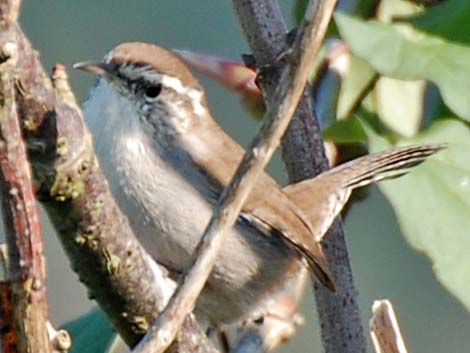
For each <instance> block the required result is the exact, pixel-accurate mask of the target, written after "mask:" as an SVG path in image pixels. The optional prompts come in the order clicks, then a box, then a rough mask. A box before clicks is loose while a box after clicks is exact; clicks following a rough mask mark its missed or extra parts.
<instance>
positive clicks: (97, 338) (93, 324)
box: [63, 308, 116, 353]
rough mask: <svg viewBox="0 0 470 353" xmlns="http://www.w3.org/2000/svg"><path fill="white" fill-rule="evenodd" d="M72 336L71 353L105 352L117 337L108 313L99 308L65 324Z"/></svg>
mask: <svg viewBox="0 0 470 353" xmlns="http://www.w3.org/2000/svg"><path fill="white" fill-rule="evenodd" d="M63 328H64V329H66V330H67V331H68V332H69V334H70V335H71V336H72V348H71V350H69V352H70V353H104V352H106V351H107V349H108V347H109V346H110V344H111V343H112V342H113V340H114V338H115V337H116V333H115V332H114V330H113V328H112V326H111V324H110V323H109V321H108V319H107V318H106V315H105V314H104V313H103V312H102V311H101V310H100V309H98V308H96V309H93V310H91V311H90V312H88V313H86V314H85V315H83V316H81V317H79V318H78V319H75V320H73V321H70V322H68V323H66V324H65V325H64V326H63Z"/></svg>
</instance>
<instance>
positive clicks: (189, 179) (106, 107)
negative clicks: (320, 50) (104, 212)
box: [75, 43, 440, 324]
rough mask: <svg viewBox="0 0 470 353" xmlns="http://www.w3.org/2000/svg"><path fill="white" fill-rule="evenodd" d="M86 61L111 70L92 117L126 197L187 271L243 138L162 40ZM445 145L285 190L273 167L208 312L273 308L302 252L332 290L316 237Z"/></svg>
mask: <svg viewBox="0 0 470 353" xmlns="http://www.w3.org/2000/svg"><path fill="white" fill-rule="evenodd" d="M75 67H77V68H81V69H83V70H86V71H90V72H92V73H95V74H97V75H99V76H100V79H99V80H98V82H97V84H96V86H95V88H94V89H93V91H92V93H91V95H90V97H89V99H88V101H87V103H86V104H85V114H86V118H87V121H88V124H89V126H90V128H91V130H92V132H93V135H94V143H95V148H96V151H97V153H98V156H99V159H100V163H101V166H102V168H103V170H104V172H105V174H106V176H107V178H108V181H109V184H110V186H111V189H112V192H113V194H114V197H115V199H116V201H117V202H118V204H119V206H120V208H121V209H122V210H123V212H124V213H125V214H126V215H127V216H128V217H129V221H130V223H131V226H132V228H133V230H134V232H135V234H136V235H137V236H138V237H139V239H140V241H141V242H142V244H143V245H144V247H145V248H146V250H147V251H148V252H149V253H150V254H151V255H152V256H153V257H154V258H155V259H156V260H157V261H158V262H159V263H161V264H163V265H165V266H166V267H168V268H169V269H170V270H174V271H175V272H181V271H183V270H184V269H185V268H186V267H187V266H188V265H189V264H190V259H191V256H192V254H193V251H194V249H195V247H196V245H197V243H198V241H199V239H200V237H201V236H202V233H203V231H204V229H205V227H206V225H207V223H208V221H209V218H210V216H211V214H212V211H213V207H214V204H215V203H216V202H217V200H218V198H219V196H220V194H221V192H222V190H223V188H224V186H225V185H226V184H227V183H228V182H229V180H230V179H231V177H232V175H233V174H234V172H235V169H236V167H237V165H238V163H239V162H240V160H241V157H242V155H243V149H242V147H240V146H239V145H238V144H237V143H236V142H235V141H233V140H232V139H231V138H230V137H229V136H228V135H227V134H226V133H225V132H224V131H223V130H222V129H221V128H220V127H219V125H218V124H217V123H216V122H215V121H214V120H213V118H212V116H211V113H210V111H209V108H208V106H207V103H206V99H205V96H204V91H203V89H202V88H201V86H200V85H199V83H198V82H197V80H196V79H195V78H194V77H193V76H192V75H191V73H190V72H189V70H188V69H187V68H186V66H185V65H184V64H183V63H182V62H181V61H180V60H179V59H178V58H177V57H176V56H175V55H173V54H172V53H170V52H168V51H166V50H164V49H162V48H159V47H157V46H154V45H151V44H144V43H124V44H121V45H119V46H118V47H116V48H115V49H114V50H112V51H111V52H110V53H109V54H107V55H106V56H105V58H104V60H103V61H100V62H84V63H79V64H76V65H75ZM439 149H440V146H421V147H420V146H416V147H411V148H405V149H402V150H397V151H393V152H389V153H382V154H378V155H372V156H368V157H365V158H362V159H359V160H356V161H353V162H350V163H348V164H346V165H345V166H340V167H338V168H335V169H332V170H331V171H328V172H326V173H324V174H322V175H320V176H319V177H318V178H315V179H313V180H309V181H305V182H303V183H300V184H297V185H292V186H288V187H287V188H286V189H284V190H282V189H281V188H280V187H279V186H278V185H277V184H276V182H274V181H273V179H271V178H270V177H269V176H268V175H267V174H263V175H262V176H261V177H260V178H259V181H258V183H257V184H256V186H255V188H254V191H253V192H252V193H251V196H250V197H249V200H248V201H247V202H246V204H245V206H244V207H243V210H242V212H241V214H240V217H239V220H238V222H237V223H236V225H235V227H234V228H233V231H232V234H231V235H230V236H229V237H228V239H227V241H226V242H225V244H224V246H223V248H222V250H221V253H220V255H219V257H218V260H217V261H216V263H215V266H214V270H213V272H212V274H211V276H210V277H209V280H208V282H207V284H206V287H205V289H204V291H203V293H202V295H201V296H200V298H199V299H198V303H197V307H196V310H197V312H198V313H199V314H203V315H204V316H205V317H206V318H208V319H209V320H210V321H211V322H212V323H215V324H218V323H225V322H231V321H235V320H238V319H241V318H247V317H248V316H249V315H252V314H253V312H254V311H256V310H255V308H256V309H259V310H260V311H262V302H263V300H264V299H265V298H267V297H269V296H270V295H272V293H274V292H275V291H276V289H277V288H279V287H282V284H283V283H284V281H285V280H286V279H288V278H290V277H292V276H293V275H295V273H296V272H297V271H298V270H299V268H300V266H303V261H301V259H302V258H305V259H306V260H307V262H308V263H309V265H310V268H311V269H312V270H313V271H312V272H313V274H314V275H315V277H316V278H317V279H319V280H320V281H321V282H322V283H323V284H324V285H326V286H327V287H329V288H331V289H332V288H333V282H332V279H331V276H330V274H329V271H328V267H327V263H326V260H325V258H324V255H323V252H322V249H321V246H320V245H319V243H318V242H317V238H316V237H319V236H321V235H322V234H323V233H324V232H325V231H326V230H327V229H328V227H329V225H330V224H331V222H332V221H333V219H334V218H335V216H336V215H337V214H338V213H339V212H340V210H341V208H342V206H343V205H344V203H345V202H346V200H347V198H348V197H349V194H350V192H351V190H352V189H353V188H355V187H357V186H362V185H365V184H368V183H370V182H372V181H374V180H378V179H381V178H384V177H386V176H388V175H389V174H390V173H391V174H392V175H396V174H403V173H405V172H406V170H405V169H404V168H408V167H410V166H412V165H414V164H418V163H420V162H422V161H423V160H425V159H426V157H428V156H429V155H431V154H433V153H434V152H436V151H437V150H439ZM308 190H310V191H311V192H310V193H305V192H304V191H308ZM304 211H305V214H304Z"/></svg>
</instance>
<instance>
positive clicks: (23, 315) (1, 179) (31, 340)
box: [0, 2, 51, 353]
mask: <svg viewBox="0 0 470 353" xmlns="http://www.w3.org/2000/svg"><path fill="white" fill-rule="evenodd" d="M17 5H18V3H17V2H15V3H14V4H8V3H6V2H4V3H2V4H1V5H0V9H2V10H11V11H15V13H14V14H12V15H9V14H7V13H2V14H0V18H2V26H1V27H2V33H1V35H0V57H1V60H0V95H1V102H0V190H1V195H2V206H3V207H2V210H3V222H4V225H5V229H6V241H7V247H8V261H7V262H8V265H7V278H6V281H7V282H10V284H11V286H10V289H11V298H12V301H11V305H13V311H12V314H13V317H12V319H13V322H10V323H6V322H2V326H4V327H3V329H7V330H8V331H10V330H11V332H14V334H13V335H14V336H15V337H14V338H15V339H16V342H15V341H11V342H8V344H9V345H8V346H7V347H4V349H6V350H8V349H12V348H13V346H14V345H16V350H17V351H18V352H22V353H26V352H28V353H34V352H38V353H39V352H41V353H47V352H51V344H50V342H49V336H48V333H47V327H46V322H47V320H48V316H47V315H48V314H47V295H46V268H45V259H44V254H43V242H42V237H41V226H40V223H39V216H38V210H37V207H36V201H35V199H34V194H33V188H32V185H31V175H30V170H29V165H28V162H27V157H26V149H25V146H24V144H23V139H22V136H21V130H20V124H19V121H18V114H17V106H16V103H15V89H14V70H15V68H16V65H17V59H18V48H17V45H16V43H15V42H14V41H12V35H11V29H10V25H11V24H12V23H14V22H15V20H16V16H17ZM4 289H5V288H4ZM2 299H4V300H2V304H1V306H2V309H3V310H7V311H8V309H7V308H8V305H9V304H8V303H7V301H8V298H7V297H6V296H4V297H3V298H2ZM8 324H9V325H10V327H5V326H6V325H8ZM11 326H13V329H12V327H11Z"/></svg>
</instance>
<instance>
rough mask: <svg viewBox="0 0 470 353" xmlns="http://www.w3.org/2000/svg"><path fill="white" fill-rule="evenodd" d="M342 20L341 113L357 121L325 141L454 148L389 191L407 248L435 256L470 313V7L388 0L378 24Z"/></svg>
mask: <svg viewBox="0 0 470 353" xmlns="http://www.w3.org/2000/svg"><path fill="white" fill-rule="evenodd" d="M404 16H406V17H404ZM335 20H336V24H337V28H338V30H339V33H340V35H341V37H342V39H343V40H344V41H345V42H346V43H347V44H348V46H349V48H350V50H351V52H352V59H351V66H350V73H349V74H347V75H346V78H345V80H344V82H343V85H344V86H345V87H344V88H347V89H343V90H342V92H341V94H342V95H346V94H347V96H346V97H340V104H339V109H338V113H339V114H338V115H339V117H341V118H342V119H347V120H346V121H351V122H350V123H345V122H344V121H345V120H342V121H341V124H339V123H333V124H332V125H331V126H330V127H329V128H328V129H327V130H326V131H325V137H329V138H332V139H333V140H335V141H338V142H344V141H346V142H349V143H350V142H352V141H354V139H356V141H357V142H361V141H364V140H367V141H368V144H369V148H370V150H371V151H379V150H383V149H388V148H392V147H394V146H399V145H406V144H414V143H435V142H440V143H442V142H446V143H448V144H449V147H448V148H447V149H446V150H445V151H442V152H440V153H439V154H438V155H437V156H435V157H433V158H431V159H430V161H428V162H427V163H425V164H424V165H423V166H421V167H419V168H416V170H413V172H412V173H410V175H409V176H407V177H405V178H401V179H398V180H396V181H393V182H385V183H381V184H379V187H380V189H381V190H382V191H383V192H384V194H385V196H386V197H387V198H388V199H389V201H390V203H391V204H392V206H393V208H394V210H395V213H396V216H397V221H398V223H399V225H400V227H401V229H402V232H403V234H404V236H405V238H406V239H407V241H408V242H409V243H410V244H411V245H412V247H413V248H415V249H416V250H418V251H420V252H423V253H425V254H426V255H427V256H428V257H429V258H430V259H431V261H432V267H433V270H434V272H435V274H436V276H437V278H438V279H439V280H440V281H441V283H442V284H443V285H444V286H445V287H446V288H447V289H448V290H449V291H450V292H451V293H452V294H453V295H455V296H456V297H457V298H458V299H459V300H460V301H461V302H462V303H463V304H464V305H465V306H466V307H467V309H469V310H470V285H469V283H470V281H469V279H470V266H469V260H468V256H467V253H468V251H467V250H468V249H470V238H468V236H467V234H466V231H465V230H466V229H467V228H468V227H469V226H470V223H469V221H470V218H469V217H468V214H469V211H470V210H469V206H470V203H469V201H468V200H470V167H469V165H470V154H469V149H470V134H469V126H468V124H467V123H466V122H464V121H462V120H467V121H468V120H470V99H469V97H470V84H469V82H470V43H469V40H468V39H469V38H470V37H469V33H470V27H469V26H470V2H468V1H467V0H465V1H459V0H449V1H447V2H444V3H442V4H441V5H437V6H434V7H431V8H428V9H425V8H424V7H416V4H413V5H410V4H407V3H405V2H403V1H399V0H387V1H383V2H382V3H381V4H380V5H379V6H378V7H377V9H376V11H375V12H374V16H373V18H363V19H360V18H358V17H352V16H349V15H346V14H344V13H337V14H336V15H335ZM357 58H359V59H360V60H361V61H358V59H357ZM358 64H359V65H358ZM374 75H378V77H377V76H375V80H374ZM352 77H354V79H351V78H352ZM431 83H434V84H435V87H437V89H438V92H437V91H436V90H433V88H434V86H433V85H431ZM351 97H353V98H351ZM443 104H445V105H446V106H447V107H448V109H445V107H444V106H443ZM348 116H349V117H350V118H349V119H348ZM353 116H359V117H360V118H361V121H362V124H363V125H362V127H363V129H361V128H360V127H358V124H357V122H356V123H354V122H353V121H355V119H352V120H351V118H352V117H353ZM364 133H365V135H366V137H364Z"/></svg>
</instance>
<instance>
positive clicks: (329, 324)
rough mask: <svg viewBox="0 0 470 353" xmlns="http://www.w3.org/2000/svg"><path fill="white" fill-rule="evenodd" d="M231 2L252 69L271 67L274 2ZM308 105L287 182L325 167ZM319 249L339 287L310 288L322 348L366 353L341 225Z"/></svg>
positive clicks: (286, 156) (286, 152) (274, 79)
mask: <svg viewBox="0 0 470 353" xmlns="http://www.w3.org/2000/svg"><path fill="white" fill-rule="evenodd" d="M232 3H233V5H234V7H235V10H236V12H237V16H238V19H239V21H240V23H241V26H242V28H243V32H244V34H245V37H246V39H247V41H248V44H249V46H250V48H251V50H252V51H253V55H254V58H255V62H256V65H257V66H258V67H263V66H266V65H269V64H271V63H272V62H274V61H275V59H276V57H277V55H278V53H279V52H280V51H282V50H284V47H285V36H286V33H287V30H286V28H285V25H284V21H283V19H282V15H281V11H280V10H279V5H278V3H277V1H274V0H232ZM313 3H315V4H316V5H318V6H320V5H321V4H324V3H326V1H319V0H316V1H313ZM269 73H270V75H265V76H264V77H262V78H261V79H260V80H259V83H260V85H261V88H262V90H263V95H264V97H265V100H266V102H267V104H268V105H271V104H273V101H272V100H271V99H270V97H272V94H273V92H274V90H275V89H276V87H277V85H278V83H279V80H278V77H279V76H278V73H277V72H276V70H271V71H270V72H269ZM275 103H276V102H275V101H274V104H275ZM311 104H312V98H311V96H310V95H309V94H307V93H306V94H305V96H304V99H302V101H301V102H300V103H299V105H298V108H297V111H296V116H295V118H294V119H293V120H292V122H291V125H290V127H289V130H288V131H287V132H286V134H285V136H284V139H283V142H282V149H281V152H282V158H283V160H284V163H285V164H286V169H287V172H288V175H289V181H290V183H294V182H298V181H301V180H304V179H307V178H311V177H313V176H315V175H318V174H319V173H321V172H323V171H324V170H326V169H327V168H328V162H327V159H326V158H325V156H324V152H323V140H322V136H321V132H320V129H319V127H318V123H317V121H316V119H315V116H314V115H313V112H314V110H313V109H312V106H311ZM323 244H324V246H323V247H324V252H325V255H326V257H327V260H328V263H329V265H330V270H331V272H332V274H333V277H334V280H335V283H336V287H337V292H336V294H332V293H330V292H329V291H328V290H325V289H324V288H321V287H317V286H314V288H315V299H316V304H317V305H316V307H317V308H318V315H319V321H320V327H321V336H322V341H323V348H324V350H325V352H326V353H337V352H342V353H361V352H365V351H366V341H365V336H364V331H363V328H362V323H361V318H360V315H359V307H358V299H357V291H356V289H355V286H354V281H353V275H352V269H351V265H350V261H349V254H348V249H347V244H346V241H345V238H344V232H343V230H342V226H341V222H340V221H338V222H336V223H335V224H334V225H333V226H332V227H331V229H330V231H329V233H328V234H327V235H326V236H325V239H324V241H323Z"/></svg>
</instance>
